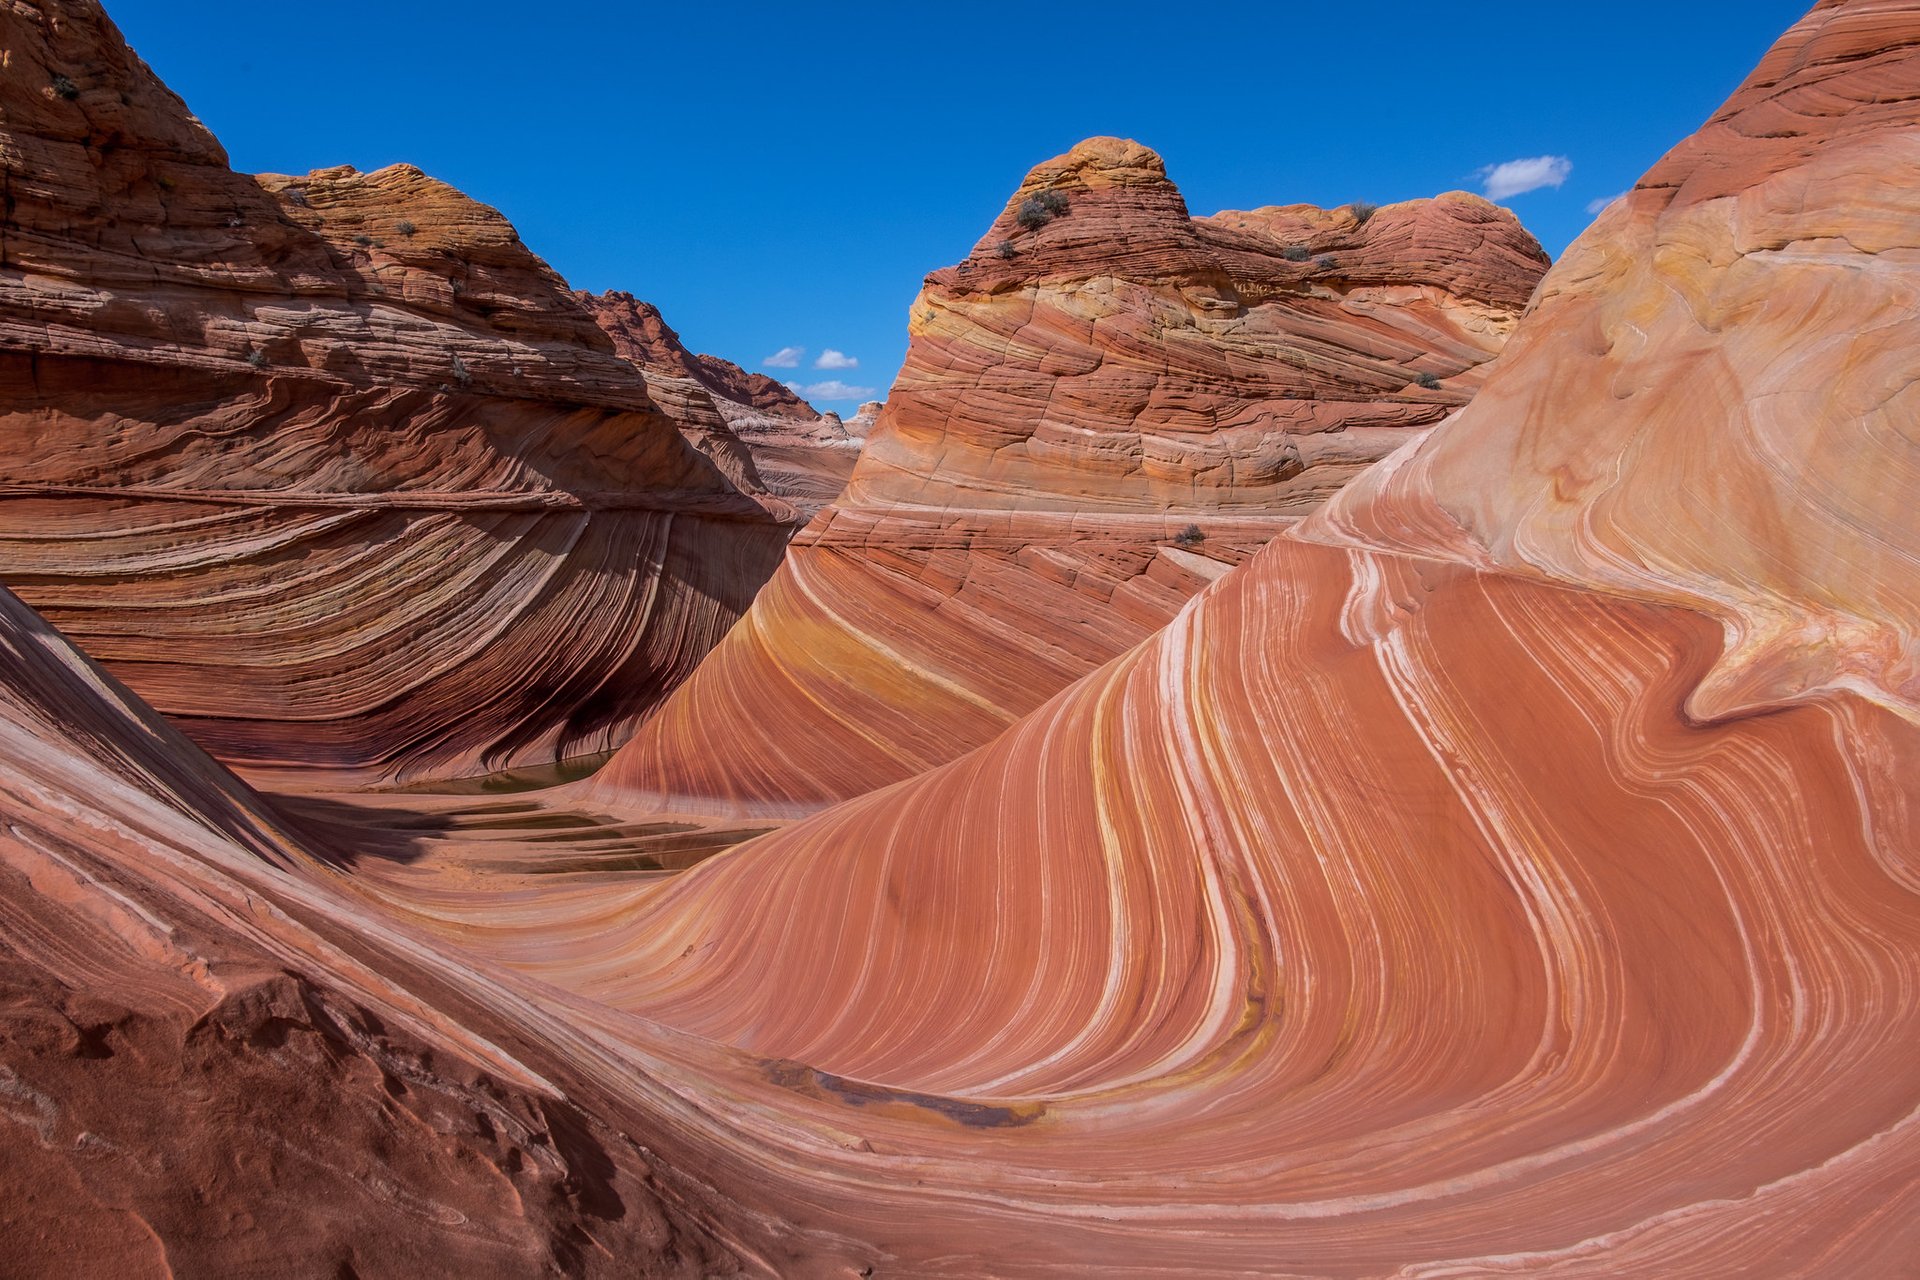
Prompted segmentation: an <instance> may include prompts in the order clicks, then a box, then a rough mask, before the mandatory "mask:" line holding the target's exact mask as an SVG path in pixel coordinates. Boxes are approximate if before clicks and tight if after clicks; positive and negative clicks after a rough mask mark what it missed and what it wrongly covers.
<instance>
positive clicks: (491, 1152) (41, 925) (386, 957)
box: [0, 589, 738, 1280]
mask: <svg viewBox="0 0 1920 1280" xmlns="http://www.w3.org/2000/svg"><path fill="white" fill-rule="evenodd" d="M333 879H335V877H333V876H331V875H330V874H328V873H326V872H324V871H323V870H322V869H321V867H320V864H319V863H317V862H316V861H315V860H314V859H313V858H312V857H311V855H309V854H308V853H307V852H306V851H305V850H303V849H302V848H301V847H300V846H299V844H298V843H297V842H296V840H295V839H294V838H292V837H291V836H289V834H288V833H287V832H286V830H285V829H284V828H283V826H282V824H280V823H279V822H278V820H277V819H275V818H274V817H273V816H272V814H271V812H270V811H269V810H268V809H267V808H266V807H265V806H264V805H263V804H262V803H261V802H260V801H259V800H258V799H257V798H256V797H254V796H252V795H251V794H249V793H248V792H247V790H246V789H245V787H244V786H242V785H241V784H240V783H239V781H238V780H236V779H235V778H233V777H232V776H231V775H230V774H227V773H226V772H225V771H224V770H223V769H222V768H220V766H218V765H217V764H215V763H214V762H213V761H212V760H211V759H209V758H208V757H207V756H205V755H203V754H202V753H201V752H200V751H198V750H197V749H196V748H195V747H193V746H192V745H191V744H190V743H189V742H188V741H187V740H186V739H185V738H183V737H182V736H181V735H180V734H179V732H178V731H177V730H175V729H174V728H173V727H172V726H170V725H168V724H167V723H166V722H165V721H164V720H162V719H161V718H160V717H159V716H158V715H157V714H155V713H154V712H153V711H152V710H151V709H149V708H147V707H145V706H144V705H142V704H141V703H139V702H138V700H137V699H136V698H135V697H134V696H133V695H132V694H131V693H130V692H128V691H127V690H126V689H125V688H124V686H120V685H118V684H117V683H115V682H114V681H113V680H112V678H111V677H109V676H107V675H105V673H103V672H102V671H101V670H100V669H99V668H98V667H97V666H95V665H94V664H93V663H91V662H89V661H88V660H87V659H85V658H84V657H83V656H81V655H80V654H79V653H78V652H76V651H75V650H74V649H73V648H72V647H71V646H70V645H69V644H68V643H67V642H66V641H65V639H64V638H63V637H61V636H60V635H59V634H58V633H56V632H55V631H53V630H52V628H50V627H48V626H47V625H46V623H45V622H44V621H43V620H42V619H40V618H39V617H37V616H36V615H35V614H33V613H32V611H30V610H29V609H27V608H26V607H25V606H24V605H22V604H21V603H20V601H19V600H18V599H17V598H16V597H14V596H13V595H12V594H10V593H8V592H6V591H5V590H4V589H0V1167H4V1168H5V1169H6V1170H7V1186H8V1193H7V1195H6V1197H5V1202H4V1203H3V1204H0V1253H3V1255H4V1257H5V1259H6V1262H5V1264H4V1270H5V1271H6V1274H7V1275H9V1276H16V1277H21V1278H22V1280H27V1278H29V1277H32V1278H36V1280H37V1278H38V1277H48V1278H49V1280H50V1278H52V1277H75V1276H117V1277H126V1278H128V1280H133V1278H144V1277H148V1276H172V1275H209V1276H210V1275H222V1276H269V1275H296V1274H297V1275H316V1276H335V1275H343V1276H344V1275H358V1276H366V1277H373V1276H398V1275H447V1274H464V1275H481V1274H485V1275H507V1274H518V1275H532V1274H567V1275H594V1274H601V1275H633V1274H637V1273H638V1274H647V1275H662V1276H667V1275H677V1276H686V1277H696V1276H697V1277H706V1276H715V1275H730V1274H734V1272H735V1270H736V1267H737V1265H738V1264H737V1263H736V1262H735V1260H734V1258H733V1256H732V1251H731V1250H730V1249H729V1248H728V1247H727V1246H725V1245H723V1244H721V1243H719V1242H718V1241H717V1240H716V1239H715V1235H714V1232H713V1230H712V1229H711V1228H709V1227H708V1226H706V1225H703V1223H702V1219H701V1216H700V1211H699V1210H698V1209H697V1208H696V1207H693V1206H691V1205H689V1203H688V1202H686V1201H685V1200H684V1199H683V1198H682V1196H681V1194H680V1193H679V1192H678V1191H676V1190H674V1189H673V1186H674V1180H673V1179H672V1178H671V1177H669V1178H668V1179H667V1182H666V1184H665V1185H663V1184H662V1181H661V1178H660V1177H659V1176H658V1175H656V1174H655V1172H654V1171H653V1170H652V1169H651V1167H650V1166H649V1163H648V1161H647V1159H646V1158H645V1156H644V1155H643V1153H642V1152H641V1150H640V1148H639V1147H638V1145H637V1144H636V1143H635V1142H633V1141H632V1140H630V1139H629V1138H628V1137H627V1136H626V1134H625V1133H623V1132H619V1129H620V1128H621V1127H622V1125H623V1123H624V1126H625V1127H626V1128H630V1129H631V1128H635V1126H634V1125H633V1124H632V1122H631V1121H625V1122H622V1121H621V1119H620V1107H619V1105H618V1104H603V1105H602V1106H600V1107H598V1108H596V1109H595V1110H593V1111H591V1112H589V1111H588V1110H586V1109H584V1108H586V1107H590V1106H592V1105H593V1104H592V1102H591V1101H590V1100H591V1099H593V1098H595V1097H596V1089H595V1087H594V1086H593V1085H592V1084H591V1083H590V1082H588V1081H586V1080H583V1079H581V1077H580V1075H579V1073H578V1072H577V1071H576V1070H574V1069H572V1068H569V1067H568V1066H567V1064H566V1063H565V1062H564V1061H563V1060H557V1059H558V1055H557V1054H554V1053H553V1052H552V1049H551V1047H550V1041H549V1039H548V1037H549V1036H550V1035H551V1033H550V1032H541V1031H539V1030H533V1031H531V1032H530V1031H529V1029H528V1027H527V1026H525V1025H522V1026H518V1027H516V1026H515V1025H514V1022H513V1019H512V1015H511V1014H508V1015H505V1016H502V1015H497V1014H489V1013H488V1012H486V1010H485V1007H484V1002H485V1000H486V998H487V992H488V986H489V984H488V983H487V982H486V981H485V980H484V979H483V978H479V977H478V975H474V974H471V973H465V974H461V973H459V971H457V970H455V969H454V967H453V965H452V964H451V962H450V961H448V960H447V959H446V958H444V957H438V956H433V955H431V954H428V953H426V952H425V951H423V950H422V949H421V948H420V946H419V945H418V944H417V943H413V942H410V941H408V940H407V939H405V938H404V937H401V936H399V935H396V934H395V933H394V931H393V930H392V929H391V928H390V927H389V926H387V925H386V924H385V923H383V922H382V921H380V920H378V919H375V918H371V917H367V916H364V915H356V914H355V909H354V907H353V905H352V903H351V902H350V901H349V900H348V899H347V898H346V897H344V896H343V895H342V893H341V892H340V891H339V890H338V889H337V888H330V887H329V885H328V883H327V882H328V881H329V880H333ZM450 977H451V978H452V980H450ZM493 994H494V996H495V997H496V998H497V997H498V995H499V994H501V992H500V990H499V989H495V991H494V993H493ZM502 1003H503V1004H505V1005H508V1006H510V1005H511V1003H512V1002H511V1001H505V1002H502ZM560 1081H564V1082H565V1085H564V1087H563V1085H562V1084H561V1083H558V1082H560Z"/></svg>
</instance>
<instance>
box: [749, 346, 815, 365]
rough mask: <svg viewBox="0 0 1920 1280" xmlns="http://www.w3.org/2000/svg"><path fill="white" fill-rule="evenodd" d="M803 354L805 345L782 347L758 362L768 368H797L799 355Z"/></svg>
mask: <svg viewBox="0 0 1920 1280" xmlns="http://www.w3.org/2000/svg"><path fill="white" fill-rule="evenodd" d="M805 354H807V349H806V348H805V347H782V348H780V349H779V350H778V351H776V352H774V353H773V354H772V355H770V356H768V357H767V358H766V359H765V360H762V361H761V362H760V363H761V364H763V365H765V366H766V367H767V368H769V369H798V368H799V367H800V357H801V356H803V355H805Z"/></svg>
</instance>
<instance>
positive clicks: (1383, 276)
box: [595, 138, 1546, 814]
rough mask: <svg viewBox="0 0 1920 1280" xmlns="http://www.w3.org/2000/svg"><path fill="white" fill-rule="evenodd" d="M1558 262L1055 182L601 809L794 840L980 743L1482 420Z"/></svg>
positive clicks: (1429, 237)
mask: <svg viewBox="0 0 1920 1280" xmlns="http://www.w3.org/2000/svg"><path fill="white" fill-rule="evenodd" d="M1036 201H1039V202H1042V203H1039V204H1035V202H1036ZM1036 209H1037V210H1038V213H1036V212H1035V210H1036ZM1023 211H1024V212H1023ZM1023 218H1024V221H1023ZM1036 223H1037V225H1035V224H1036ZM1545 266H1546V259H1545V256H1544V255H1543V254H1542V253H1541V251H1540V248H1539V246H1538V245H1537V244H1535V243H1534V241H1533V239H1532V237H1530V236H1529V235H1528V234H1527V233H1526V232H1525V231H1524V230H1523V229H1522V228H1521V227H1520V225H1519V223H1518V222H1517V221H1515V220H1514V218H1513V217H1512V215H1511V214H1509V213H1507V212H1505V211H1504V210H1500V209H1497V208H1495V207H1494V206H1492V205H1490V204H1488V203H1486V202H1485V201H1483V200H1481V199H1479V198H1478V197H1475V196H1470V195H1465V194H1462V193H1458V192H1456V193H1453V194H1450V195H1445V196H1441V197H1438V198H1436V199H1432V200H1418V201H1411V202H1408V203H1405V204H1399V205H1390V206H1388V207H1386V208H1383V209H1379V210H1377V211H1372V212H1369V211H1367V210H1365V209H1360V208H1354V207H1349V208H1345V209H1338V210H1322V209H1315V208H1311V207H1308V206H1289V207H1284V208H1271V209H1261V210H1255V211H1253V212H1247V213H1222V214H1217V215H1215V216H1213V217H1211V218H1191V217H1189V216H1188V214H1187V209H1186V205H1185V203H1184V201H1182V199H1181V197H1180V193H1179V191H1178V190H1177V189H1176V188H1175V187H1174V186H1173V184H1172V183H1170V182H1169V181H1168V180H1167V177H1166V173H1165V170H1164V168H1163V166H1162V164H1161V161H1160V158H1159V157H1158V156H1156V155H1155V154H1154V153H1153V152H1151V151H1149V150H1147V149H1146V148H1144V147H1141V146H1139V145H1138V144H1136V143H1132V142H1123V141H1121V140H1119V139H1114V138H1097V139H1093V140H1091V141H1088V142H1085V143H1082V144H1081V145H1080V146H1078V147H1076V148H1074V149H1073V150H1072V151H1071V152H1069V153H1068V154H1066V155H1064V156H1061V157H1059V158H1057V159H1055V160H1051V161H1049V162H1047V163H1046V164H1043V165H1041V166H1039V167H1038V168H1036V169H1035V170H1034V171H1033V172H1032V173H1031V174H1029V175H1028V177H1027V179H1026V180H1025V182H1023V183H1022V184H1021V186H1020V188H1019V190H1017V191H1016V192H1015V193H1014V195H1013V197H1012V199H1010V200H1009V201H1008V202H1007V206H1006V208H1005V210H1004V211H1003V212H1002V213H1001V215H1000V217H999V218H998V219H997V220H996V221H995V223H994V224H993V226H992V228H991V229H990V230H989V231H988V232H987V234H986V236H985V237H983V238H982V239H981V241H980V242H979V244H978V245H977V246H975V249H974V251H973V253H972V255H971V256H969V257H968V259H967V260H966V261H965V262H962V263H960V264H959V265H958V266H956V267H952V268H949V269H947V270H945V271H941V272H938V273H936V274H934V275H933V276H931V277H929V279H928V280H927V283H926V287H925V289H924V290H923V291H922V293H921V295H920V298H919V300H918V301H917V302H916V303H915V305H914V308H913V315H912V321H911V325H910V332H911V342H910V346H909V349H908V353H907V359H906V364H905V367H904V368H903V369H902V370H901V373H900V377H899V379H898V381H897V382H896V383H895V384H894V387H893V391H892V393H891V395H890V396H889V398H888V400H887V403H886V407H885V410H884V411H883V413H882V414H881V417H880V421H879V423H878V425H877V427H876V429H875V430H874V432H873V434H872V436H871V438H870V440H869V441H868V444H867V447H866V449H865V451H864V452H863V453H862V454H861V456H860V462H859V463H858V465H857V466H856V467H855V469H854V473H853V478H852V481H851V483H850V484H849V486H848V488H847V491H846V493H845V494H844V495H842V496H841V498H840V499H839V500H838V501H837V502H835V503H834V504H833V506H832V507H830V508H829V509H828V510H827V511H826V512H824V513H823V514H822V515H821V516H819V517H818V518H816V519H815V521H814V522H813V523H812V524H811V525H810V526H809V527H808V528H807V529H806V530H805V531H804V532H803V533H802V534H801V536H800V537H799V538H797V539H796V540H795V542H794V544H793V546H792V548H791V549H790V550H789V552H788V555H787V558H786V561H785V562H784V564H783V565H782V567H781V569H780V572H779V573H778V574H777V575H776V577H775V578H774V580H773V582H772V583H770V584H769V585H768V587H767V588H766V589H765V590H764V591H763V592H762V593H761V595H760V596H759V598H758V599H757V600H756V602H755V604H754V607H753V609H752V610H751V611H750V613H749V614H748V616H747V618H746V620H745V621H744V622H743V623H742V625H741V626H740V627H739V628H737V629H736V630H735V631H734V632H733V633H732V634H731V635H729V637H728V638H727V639H726V640H725V641H724V642H722V644H721V645H720V646H719V648H718V649H716V651H715V652H714V654H713V655H712V656H711V657H710V659H709V660H708V661H707V662H706V663H705V664H704V665H703V666H702V668H701V670H700V671H699V672H698V673H696V675H695V677H694V678H693V680H692V681H690V682H689V683H688V685H687V686H686V687H685V688H684V690H683V691H682V692H681V693H680V695H679V696H677V697H676V698H674V699H672V700H670V701H669V702H668V703H667V705H666V706H665V707H664V708H663V709H662V711H661V713H660V714H659V715H658V716H657V717H655V718H654V719H653V720H652V721H651V722H650V723H649V724H648V725H647V727H646V728H645V729H643V731H642V732H641V734H640V735H639V737H638V738H636V740H635V741H634V743H633V744H631V745H630V746H629V747H628V748H626V749H625V751H623V752H622V754H621V755H620V756H619V757H618V758H617V759H616V761H615V762H614V764H613V765H612V766H611V767H610V768H609V769H608V770H606V771H605V772H604V774H603V775H602V777H601V780H600V781H598V782H597V783H596V787H595V794H596V795H597V796H598V797H599V799H600V801H601V802H603V803H607V804H612V805H622V806H624V805H632V804H643V805H644V804H648V803H653V804H661V805H665V806H668V807H687V808H693V809H697V810H713V811H723V812H746V813H758V814H793V813H798V812H805V811H808V810H811V809H814V808H818V807H820V806H821V805H823V804H826V803H829V802H832V801H835V800H839V799H844V798H847V797H850V796H854V795H859V794H862V793H863V792H866V791H869V790H871V789H873V788H874V787H877V786H881V785H884V784H886V783H889V782H893V781H896V780H898V779H900V778H903V777H907V776H911V775H912V774H915V773H919V772H922V771H924V770H926V769H928V768H931V767H932V766H934V765H937V764H940V763H943V762H944V761H947V760H950V759H952V758H954V757H955V756H956V755H958V754H960V753H961V752H963V751H965V750H967V749H969V748H971V747H974V746H977V745H979V744H981V743H983V742H986V741H987V740H989V739H990V738H992V737H993V736H994V735H996V734H998V733H999V732H1001V731H1002V730H1004V729H1006V728H1007V727H1008V726H1009V725H1010V724H1012V723H1013V722H1014V720H1016V719H1017V718H1018V717H1019V716H1021V715H1022V714H1024V713H1026V712H1027V711H1029V710H1031V709H1032V708H1033V707H1034V706H1036V705H1037V704H1038V703H1039V702H1041V701H1042V700H1043V699H1044V698H1046V697H1047V696H1048V695H1049V694H1051V693H1053V692H1055V691H1057V690H1058V689H1060V688H1062V687H1064V686H1065V685H1066V684H1068V683H1070V682H1071V681H1073V680H1075V679H1078V678H1079V677H1081V676H1083V675H1085V674H1087V673H1088V672H1090V671H1092V670H1093V669H1094V668H1096V667H1097V666H1099V665H1100V664H1101V663H1102V662H1105V661H1106V660H1107V659H1109V658H1111V657H1113V656H1114V655H1115V654H1116V653H1119V652H1121V651H1123V650H1124V649H1126V648H1128V647H1130V646H1132V645H1134V644H1137V643H1138V642H1140V641H1141V640H1143V639H1144V638H1146V637H1147V636H1148V635H1150V634H1151V633H1152V632H1153V631H1154V629H1155V628H1157V627H1159V626H1161V625H1163V624H1164V623H1165V622H1166V621H1167V620H1168V619H1170V618H1171V617H1172V616H1173V614H1174V613H1175V611H1177V610H1178V608H1179V607H1180V605H1181V604H1182V603H1184V602H1185V601H1186V600H1187V599H1188V598H1189V597H1191V596H1192V595H1193V594H1194V593H1195V592H1196V591H1198V590H1200V589H1201V588H1202V587H1204V586H1206V585H1207V584H1208V583H1209V582H1211V581H1213V580H1214V579H1215V578H1217V577H1218V576H1219V575H1220V574H1221V573H1223V572H1225V571H1226V570H1227V569H1228V568H1229V567H1231V566H1232V565H1234V564H1237V563H1239V562H1240V561H1241V560H1242V559H1244V558H1245V557H1246V556H1247V555H1249V554H1251V552H1252V551H1254V550H1255V549H1256V548H1258V547H1259V546H1260V545H1261V544H1263V543H1264V542H1266V541H1267V540H1268V539H1269V538H1271V537H1272V536H1273V535H1274V533H1275V532H1277V531H1278V530H1279V529H1280V528H1282V527H1284V526H1285V525H1286V524H1287V523H1289V522H1290V521H1292V520H1294V519H1296V518H1298V517H1299V516H1300V515H1302V514H1304V513H1306V512H1308V511H1310V510H1312V509H1313V508H1314V507H1315V506H1316V505H1317V504H1318V503H1320V502H1321V501H1323V500H1324V499H1325V498H1326V496H1327V495H1328V494H1329V493H1331V492H1333V491H1334V490H1335V489H1337V488H1338V487H1339V486H1340V485H1341V484H1343V483H1345V482H1346V481H1347V480H1348V479H1350V478H1351V477H1352V476H1354V475H1355V474H1357V473H1358V472H1359V471H1360V470H1361V469H1362V468H1364V467H1365V466H1366V465H1368V464H1369V463H1371V462H1372V461H1374V460H1375V459H1377V458H1379V457H1381V456H1382V455H1383V454H1385V453H1386V452H1388V451H1389V450H1391V449H1392V448H1394V447H1395V446H1396V445H1397V444H1399V443H1400V442H1401V441H1402V440H1404V439H1405V438H1406V436H1407V433H1408V432H1409V431H1413V430H1417V429H1419V428H1421V427H1423V426H1427V425H1430V424H1432V423H1434V422H1437V421H1438V420H1439V419H1440V418H1441V417H1443V416H1444V415H1446V414H1447V413H1449V412H1451V411H1452V410H1454V409H1456V408H1458V407H1459V406H1460V405H1461V404H1463V403H1465V402H1466V400H1467V398H1468V397H1469V396H1470V395H1471V394H1472V393H1473V391H1474V389H1475V388H1476V387H1478V385H1479V383H1480V380H1481V377H1482V374H1481V365H1482V364H1483V363H1484V362H1485V361H1486V360H1487V359H1488V358H1489V357H1490V356H1492V355H1493V354H1494V353H1495V352H1496V351H1498V350H1499V348H1500V346H1501V343H1502V342H1503V340H1504V338H1505V335H1506V334H1507V332H1508V331H1509V330H1510V329H1511V327H1512V325H1513V322H1514V320H1515V318H1516V317H1517V316H1518V314H1519V312H1520V310H1521V308H1522V307H1523V306H1524V304H1525V303H1526V300H1527V297H1528V295H1529V293H1530V292H1531V290H1532V288H1533V286H1534V283H1535V282H1536V280H1537V279H1538V278H1539V275H1540V273H1541V272H1542V271H1543V270H1544V268H1545Z"/></svg>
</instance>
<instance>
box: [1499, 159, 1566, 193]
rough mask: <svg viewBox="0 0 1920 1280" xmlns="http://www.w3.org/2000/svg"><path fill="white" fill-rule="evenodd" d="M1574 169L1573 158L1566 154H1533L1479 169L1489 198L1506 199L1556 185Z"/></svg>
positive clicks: (1564, 179)
mask: <svg viewBox="0 0 1920 1280" xmlns="http://www.w3.org/2000/svg"><path fill="white" fill-rule="evenodd" d="M1572 172H1573V161H1571V160H1569V159H1567V158H1566V157H1565V156H1531V157H1529V158H1527V159H1525V160H1509V161H1507V162H1506V163H1505V164H1490V165H1488V166H1487V167H1486V168H1484V169H1482V170H1480V175H1479V176H1480V177H1481V178H1483V179H1485V180H1486V184H1487V185H1486V186H1485V188H1484V190H1485V191H1486V194H1487V199H1489V200H1505V199H1506V198H1507V197H1508V196H1518V195H1525V194H1526V193H1527V192H1529V191H1538V190H1539V189H1540V188H1542V187H1557V186H1559V185H1560V184H1561V183H1563V182H1565V181H1566V180H1567V176H1568V175H1569V174H1571V173H1572Z"/></svg>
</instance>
